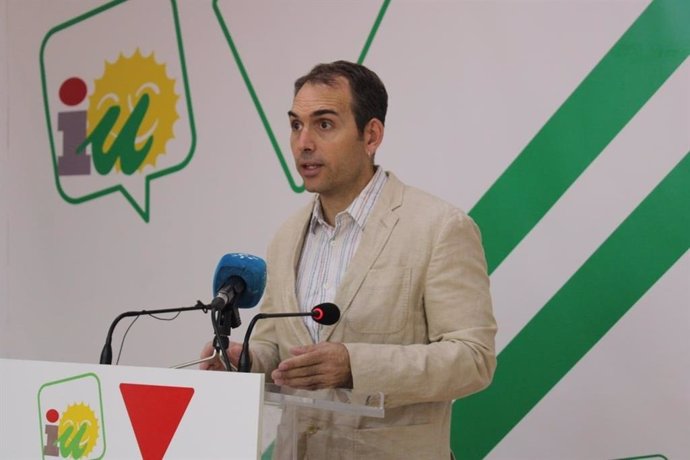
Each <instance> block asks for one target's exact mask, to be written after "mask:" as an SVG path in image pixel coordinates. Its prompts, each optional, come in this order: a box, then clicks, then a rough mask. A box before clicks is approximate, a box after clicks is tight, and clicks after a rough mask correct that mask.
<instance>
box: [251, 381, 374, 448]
mask: <svg viewBox="0 0 690 460" xmlns="http://www.w3.org/2000/svg"><path fill="white" fill-rule="evenodd" d="M383 416H384V397H383V393H376V394H370V395H365V394H360V393H357V392H354V391H352V390H346V389H340V388H339V389H329V390H316V391H307V390H296V389H293V388H289V387H284V386H278V385H274V384H272V383H267V384H266V385H265V391H264V410H263V428H264V430H263V431H264V436H263V440H262V447H263V449H262V450H263V451H266V448H267V447H269V446H268V444H269V443H270V440H271V439H273V435H274V434H275V444H274V445H273V446H272V450H273V458H274V459H280V460H291V459H302V458H305V457H307V458H337V455H334V454H335V453H336V452H337V451H338V450H344V451H347V450H350V449H354V448H355V447H356V439H354V434H355V432H356V429H357V428H358V427H359V425H360V423H361V420H362V417H374V418H383ZM276 426H277V429H276V428H275V427H276ZM326 427H328V429H324V428H326Z"/></svg>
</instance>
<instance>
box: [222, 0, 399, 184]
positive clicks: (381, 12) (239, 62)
mask: <svg viewBox="0 0 690 460" xmlns="http://www.w3.org/2000/svg"><path fill="white" fill-rule="evenodd" d="M389 4H390V0H384V1H383V4H382V5H381V8H380V9H379V12H378V14H377V16H376V20H375V21H374V25H373V26H372V28H371V31H370V32H369V36H368V37H367V40H366V42H365V44H364V48H363V49H362V52H361V53H360V55H359V59H358V61H357V62H358V63H360V64H361V63H362V62H364V58H366V55H367V53H368V52H369V47H370V46H371V43H372V41H373V40H374V37H375V36H376V32H377V31H378V29H379V26H380V25H381V21H382V20H383V17H384V15H385V14H386V10H387V9H388V5H389ZM213 11H214V12H215V14H216V18H217V19H218V23H219V24H220V27H221V29H222V30H223V34H224V35H225V39H226V40H227V42H228V45H229V46H230V51H231V52H232V56H233V58H234V59H235V62H236V63H237V68H238V69H239V70H240V74H241V75H242V79H243V80H244V84H245V85H246V86H247V91H249V95H250V96H251V98H252V101H253V102H254V106H255V107H256V111H257V112H258V114H259V118H261V122H262V123H263V125H264V129H265V130H266V134H267V135H268V139H269V140H270V141H271V146H273V150H274V151H275V154H276V156H277V157H278V162H279V163H280V166H281V167H282V168H283V173H284V174H285V177H286V178H287V180H288V183H289V184H290V188H292V190H293V191H294V192H295V193H301V192H303V191H304V184H300V185H297V183H296V182H295V179H294V178H293V177H292V173H291V172H290V169H289V168H288V165H287V161H286V160H285V155H283V151H282V149H281V148H280V145H279V144H278V141H277V140H276V137H275V134H273V128H271V123H270V122H269V121H268V117H266V113H265V112H264V109H263V106H262V105H261V101H259V96H258V95H257V94H256V91H255V90H254V85H253V84H252V82H251V79H250V78H249V74H248V73H247V69H246V68H245V67H244V64H243V63H242V58H241V57H240V53H239V51H238V50H237V46H235V41H234V40H233V39H232V35H230V30H229V29H228V25H227V23H226V22H225V19H224V18H223V13H222V12H221V11H220V8H219V7H218V0H214V1H213Z"/></svg>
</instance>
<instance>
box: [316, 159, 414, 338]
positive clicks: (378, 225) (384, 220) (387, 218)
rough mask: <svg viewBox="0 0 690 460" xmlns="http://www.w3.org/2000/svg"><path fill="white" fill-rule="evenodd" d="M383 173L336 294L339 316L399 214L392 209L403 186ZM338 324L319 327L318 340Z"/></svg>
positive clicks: (398, 204)
mask: <svg viewBox="0 0 690 460" xmlns="http://www.w3.org/2000/svg"><path fill="white" fill-rule="evenodd" d="M386 174H388V180H387V181H386V185H384V187H383V190H382V191H381V195H380V196H379V198H378V200H377V202H376V204H375V205H374V209H373V210H372V212H371V215H370V216H369V218H368V219H367V223H366V224H365V226H364V232H363V234H362V239H361V240H360V242H359V247H358V248H357V252H356V253H355V255H354V256H353V257H352V260H351V261H350V266H349V267H348V268H347V271H346V272H345V276H344V277H343V279H342V281H341V283H340V287H339V288H338V292H337V293H336V296H335V304H336V305H338V308H340V315H341V316H342V315H344V314H345V312H346V311H347V309H348V308H350V304H351V303H352V299H354V297H355V295H356V294H357V292H358V291H359V288H360V287H361V286H362V283H363V282H364V278H366V276H367V274H368V273H369V270H370V269H371V267H372V266H373V265H374V262H376V259H377V258H378V257H379V255H380V254H381V251H382V250H383V248H384V247H385V245H386V242H387V241H388V238H389V237H390V235H391V232H392V231H393V229H394V228H395V225H396V224H397V222H398V216H397V214H395V212H394V211H395V209H396V208H398V207H399V206H400V205H401V204H402V200H403V189H404V186H403V184H402V182H400V181H399V180H398V178H397V177H395V175H393V174H392V173H390V172H388V173H386ZM339 324H340V323H336V324H334V325H332V326H324V327H323V328H322V329H321V334H320V340H319V341H321V342H324V341H326V340H328V338H329V337H330V336H331V334H332V333H333V331H334V329H335V328H337V327H338V325H339Z"/></svg>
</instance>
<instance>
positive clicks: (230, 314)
mask: <svg viewBox="0 0 690 460" xmlns="http://www.w3.org/2000/svg"><path fill="white" fill-rule="evenodd" d="M243 290H244V289H243V288H242V289H239V290H236V291H235V295H234V296H233V297H232V299H231V300H230V301H229V302H228V303H227V304H226V305H225V306H223V307H221V308H214V309H213V310H212V311H211V325H212V326H213V333H214V335H215V336H214V338H213V349H214V353H213V355H211V357H210V358H211V359H212V358H215V357H216V356H217V355H219V356H220V360H221V362H222V363H223V365H224V366H225V370H226V371H228V372H229V371H231V370H237V369H235V367H234V366H233V365H232V363H231V362H230V358H229V357H228V352H227V349H228V347H229V346H230V331H231V330H232V329H235V328H237V327H240V325H241V324H242V320H241V319H240V312H239V309H238V308H237V298H238V296H237V294H240V293H241V292H242V291H243ZM202 361H203V360H202ZM180 367H185V366H180Z"/></svg>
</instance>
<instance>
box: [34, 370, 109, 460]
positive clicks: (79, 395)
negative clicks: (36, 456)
mask: <svg viewBox="0 0 690 460" xmlns="http://www.w3.org/2000/svg"><path fill="white" fill-rule="evenodd" d="M38 413H39V426H40V428H41V453H42V456H43V457H42V458H43V459H52V458H73V459H75V460H77V459H100V458H103V456H104V455H105V431H104V429H103V407H102V398H101V385H100V381H99V380H98V377H97V376H96V374H83V375H77V376H74V377H69V378H66V379H62V380H56V381H54V382H48V383H46V384H44V385H43V386H41V388H40V390H39V391H38Z"/></svg>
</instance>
